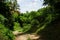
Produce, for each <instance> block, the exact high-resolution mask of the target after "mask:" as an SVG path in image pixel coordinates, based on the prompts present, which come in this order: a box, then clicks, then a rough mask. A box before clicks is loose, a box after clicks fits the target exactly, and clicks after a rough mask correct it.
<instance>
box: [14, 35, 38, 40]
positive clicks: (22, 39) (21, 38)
mask: <svg viewBox="0 0 60 40" xmlns="http://www.w3.org/2000/svg"><path fill="white" fill-rule="evenodd" d="M28 39H30V40H38V39H39V36H37V35H33V34H32V35H31V34H23V35H19V36H16V38H15V40H28Z"/></svg>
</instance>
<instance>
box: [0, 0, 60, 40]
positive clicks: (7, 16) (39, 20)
mask: <svg viewBox="0 0 60 40" xmlns="http://www.w3.org/2000/svg"><path fill="white" fill-rule="evenodd" d="M12 1H13V3H12ZM44 5H48V6H46V7H44V8H41V9H39V10H37V11H31V12H28V11H27V12H26V13H20V12H19V11H17V9H19V5H18V4H17V0H10V1H6V0H1V1H0V40H14V37H15V36H14V35H13V33H12V32H13V31H19V32H23V33H36V34H40V35H42V36H44V37H45V38H46V40H59V36H60V35H59V34H60V33H59V32H60V25H59V24H60V14H59V13H60V1H59V0H44ZM44 37H43V38H44ZM56 37H58V38H56ZM54 38H55V39H54ZM28 40H30V39H28Z"/></svg>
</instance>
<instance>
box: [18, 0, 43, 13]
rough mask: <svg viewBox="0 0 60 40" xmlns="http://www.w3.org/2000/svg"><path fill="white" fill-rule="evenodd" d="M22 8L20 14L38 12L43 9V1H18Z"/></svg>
mask: <svg viewBox="0 0 60 40" xmlns="http://www.w3.org/2000/svg"><path fill="white" fill-rule="evenodd" d="M17 1H18V4H19V6H20V12H22V13H24V12H26V11H29V12H30V11H37V10H38V9H40V8H42V7H43V0H17Z"/></svg>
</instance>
